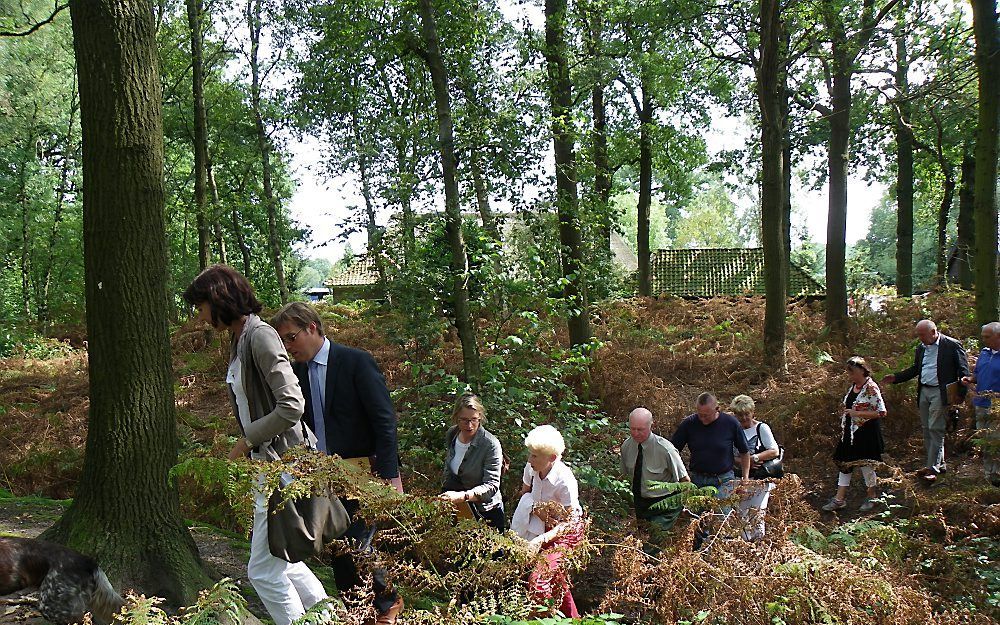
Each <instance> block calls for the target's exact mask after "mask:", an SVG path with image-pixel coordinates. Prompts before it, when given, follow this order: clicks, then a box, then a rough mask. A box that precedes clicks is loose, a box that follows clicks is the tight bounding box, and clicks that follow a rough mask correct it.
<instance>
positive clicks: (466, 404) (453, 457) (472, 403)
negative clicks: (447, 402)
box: [441, 393, 507, 532]
mask: <svg viewBox="0 0 1000 625" xmlns="http://www.w3.org/2000/svg"><path fill="white" fill-rule="evenodd" d="M451 418H452V421H453V422H454V425H452V426H451V428H450V429H449V430H448V433H447V434H446V435H445V444H446V445H447V450H448V451H447V453H446V455H445V461H444V476H443V479H442V489H443V490H444V492H443V493H442V494H441V497H442V498H443V499H446V500H448V501H453V502H461V501H465V502H468V503H469V505H470V507H471V508H472V513H473V514H474V515H475V516H476V518H477V519H480V520H485V521H486V522H487V523H489V524H490V525H492V526H493V527H495V528H496V529H497V530H498V531H501V532H503V531H504V530H506V529H507V519H506V517H505V516H504V510H503V498H502V496H501V494H500V473H501V471H502V467H503V450H502V449H501V447H500V441H498V440H497V437H496V436H493V434H491V433H490V432H488V431H487V430H486V428H484V427H483V422H485V421H486V408H485V407H484V406H483V402H482V400H480V399H479V397H477V396H476V395H473V394H471V393H465V394H464V395H462V396H461V397H459V398H458V401H456V402H455V409H454V410H453V411H452V414H451Z"/></svg>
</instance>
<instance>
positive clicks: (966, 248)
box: [955, 147, 976, 291]
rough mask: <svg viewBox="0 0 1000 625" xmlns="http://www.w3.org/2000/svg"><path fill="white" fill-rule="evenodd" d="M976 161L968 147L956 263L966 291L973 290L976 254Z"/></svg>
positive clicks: (964, 168) (960, 194)
mask: <svg viewBox="0 0 1000 625" xmlns="http://www.w3.org/2000/svg"><path fill="white" fill-rule="evenodd" d="M975 184H976V159H975V157H974V156H973V155H972V154H971V153H970V150H969V149H968V147H967V148H966V150H965V154H964V155H963V157H962V182H961V185H962V186H961V188H960V189H959V191H958V249H957V250H956V253H955V262H956V263H958V283H959V284H960V285H961V286H962V288H963V289H965V290H966V291H971V290H972V288H973V279H974V277H975V271H974V263H975V254H976V220H975V217H974V215H973V211H974V210H975V206H974V205H975V193H974V187H975Z"/></svg>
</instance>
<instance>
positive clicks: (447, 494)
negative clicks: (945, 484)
mask: <svg viewBox="0 0 1000 625" xmlns="http://www.w3.org/2000/svg"><path fill="white" fill-rule="evenodd" d="M438 496H439V497H440V498H441V499H444V500H445V501H465V493H464V492H460V491H457V490H446V491H444V492H443V493H441V494H440V495H438Z"/></svg>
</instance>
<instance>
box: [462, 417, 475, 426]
mask: <svg viewBox="0 0 1000 625" xmlns="http://www.w3.org/2000/svg"><path fill="white" fill-rule="evenodd" d="M458 422H459V423H461V424H462V425H474V424H476V423H479V417H476V418H475V419H459V420H458Z"/></svg>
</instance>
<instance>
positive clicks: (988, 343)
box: [962, 321, 1000, 486]
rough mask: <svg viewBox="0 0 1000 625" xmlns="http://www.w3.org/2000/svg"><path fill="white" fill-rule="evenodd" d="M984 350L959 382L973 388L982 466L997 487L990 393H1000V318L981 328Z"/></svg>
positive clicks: (999, 473)
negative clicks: (970, 373) (981, 443)
mask: <svg viewBox="0 0 1000 625" xmlns="http://www.w3.org/2000/svg"><path fill="white" fill-rule="evenodd" d="M982 338H983V341H982V342H983V349H982V351H981V352H979V358H978V359H977V360H976V370H975V372H973V374H972V375H969V376H965V377H964V378H962V383H963V384H965V385H966V386H968V387H969V388H970V389H971V390H973V391H975V394H976V397H975V399H973V400H972V405H973V407H975V409H976V429H977V430H979V432H980V436H981V437H982V438H983V439H985V444H984V445H983V469H984V470H985V471H986V479H987V480H989V481H990V483H991V484H993V485H994V486H1000V462H998V461H997V454H996V447H995V446H996V445H997V444H998V443H1000V440H998V437H997V434H996V428H997V420H996V419H995V418H994V416H993V412H992V411H993V404H992V400H991V398H990V394H998V395H1000V321H993V322H990V323H987V324H986V325H984V326H983V328H982Z"/></svg>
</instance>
